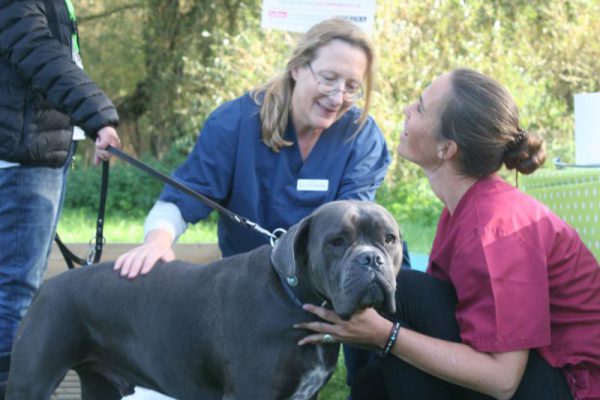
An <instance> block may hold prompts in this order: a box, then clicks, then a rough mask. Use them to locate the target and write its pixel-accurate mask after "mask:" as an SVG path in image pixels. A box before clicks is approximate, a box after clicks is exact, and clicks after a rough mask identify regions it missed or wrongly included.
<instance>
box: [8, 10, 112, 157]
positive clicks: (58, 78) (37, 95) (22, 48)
mask: <svg viewBox="0 0 600 400" xmlns="http://www.w3.org/2000/svg"><path fill="white" fill-rule="evenodd" d="M76 29H77V27H76V26H75V23H74V22H72V21H71V19H70V18H69V11H68V8H67V6H66V3H65V0H0V159H1V160H6V161H12V162H18V163H21V164H26V165H44V166H52V167H58V166H61V165H63V164H64V163H65V161H66V160H67V157H68V151H69V147H70V143H71V137H72V133H73V124H75V125H78V126H80V127H81V128H82V129H83V130H84V131H85V133H86V135H87V136H88V137H90V138H91V139H95V138H96V134H97V132H98V130H100V129H101V128H103V127H105V126H109V125H110V126H116V125H117V124H118V121H119V117H118V115H117V111H116V109H115V106H114V105H113V104H112V102H111V101H110V100H109V99H108V97H107V96H106V95H105V94H104V93H103V92H102V90H100V88H98V86H97V85H96V84H95V83H94V82H93V81H92V80H91V79H90V78H89V77H88V76H87V75H86V74H85V72H84V71H83V70H82V69H80V68H79V67H78V66H77V65H76V64H75V62H74V61H73V59H72V54H71V34H72V33H73V32H75V31H76Z"/></svg>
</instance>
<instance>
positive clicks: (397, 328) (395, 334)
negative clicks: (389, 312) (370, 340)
mask: <svg viewBox="0 0 600 400" xmlns="http://www.w3.org/2000/svg"><path fill="white" fill-rule="evenodd" d="M400 327H401V325H400V322H395V323H394V325H393V326H392V330H391V331H390V336H389V337H388V340H387V343H386V344H385V347H384V348H383V350H382V351H381V355H382V356H387V355H388V354H389V352H390V350H391V349H392V346H393V345H394V343H396V338H398V332H400Z"/></svg>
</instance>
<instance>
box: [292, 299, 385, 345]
mask: <svg viewBox="0 0 600 400" xmlns="http://www.w3.org/2000/svg"><path fill="white" fill-rule="evenodd" d="M303 308H304V310H306V311H308V312H310V313H313V314H315V315H316V316H318V317H320V318H321V319H323V320H324V321H325V322H323V321H313V322H303V323H299V324H295V325H294V328H298V329H308V330H311V331H314V332H316V333H313V334H310V335H308V336H306V337H304V338H302V339H301V340H300V341H299V342H298V345H300V346H302V345H305V344H318V343H323V337H324V334H329V335H331V336H333V339H334V340H335V341H338V342H347V343H352V344H356V345H361V346H366V347H376V348H378V349H382V348H383V346H385V343H386V342H387V339H388V336H389V333H390V330H391V328H392V322H390V321H388V320H387V319H385V318H383V317H382V316H381V315H379V314H378V313H377V311H375V310H374V309H372V308H366V309H364V310H360V311H357V312H356V313H355V314H354V315H353V316H352V318H350V320H348V321H344V320H342V319H341V318H340V317H339V316H338V315H337V314H336V313H335V312H333V311H331V310H328V309H325V308H322V307H318V306H315V305H312V304H305V305H304V306H303Z"/></svg>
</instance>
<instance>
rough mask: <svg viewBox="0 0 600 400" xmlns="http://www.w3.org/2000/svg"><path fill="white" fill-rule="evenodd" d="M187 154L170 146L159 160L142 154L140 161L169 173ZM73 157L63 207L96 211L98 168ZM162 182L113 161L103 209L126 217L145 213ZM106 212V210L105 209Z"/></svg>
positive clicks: (141, 215) (99, 169) (98, 183)
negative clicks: (72, 166) (73, 163)
mask: <svg viewBox="0 0 600 400" xmlns="http://www.w3.org/2000/svg"><path fill="white" fill-rule="evenodd" d="M186 155H187V148H185V149H184V150H182V149H178V148H177V147H176V146H173V148H171V150H170V151H169V152H168V153H167V154H166V155H165V156H164V157H163V158H162V159H161V160H160V161H159V160H158V159H156V158H155V157H151V156H149V155H146V156H144V157H142V159H141V161H143V162H144V163H146V164H148V165H149V166H151V167H152V168H154V169H157V170H159V171H161V172H163V173H165V174H170V173H171V172H172V171H173V170H174V169H175V168H176V167H177V166H178V165H179V164H181V163H182V162H183V160H184V159H185V157H186ZM81 164H83V163H82V162H80V161H78V160H77V159H76V162H75V166H74V168H73V169H72V170H71V171H69V179H68V187H67V194H66V196H65V205H64V207H65V209H82V210H86V211H90V212H93V213H97V212H98V203H99V197H100V185H101V175H102V168H100V167H98V168H87V167H85V166H82V165H81ZM162 187H163V184H162V182H161V181H159V180H158V179H156V178H154V177H152V176H150V175H148V174H146V173H144V172H142V171H140V170H138V169H137V168H135V167H133V166H131V165H129V164H124V163H122V162H114V163H113V165H112V166H111V167H110V172H109V186H108V196H107V200H106V208H107V210H110V212H111V213H112V214H115V215H119V214H121V213H122V214H124V215H127V216H129V217H143V216H145V215H146V214H147V213H148V211H149V210H150V208H152V205H153V204H154V202H155V201H156V199H157V197H158V195H159V193H160V191H161V189H162ZM107 212H108V211H107Z"/></svg>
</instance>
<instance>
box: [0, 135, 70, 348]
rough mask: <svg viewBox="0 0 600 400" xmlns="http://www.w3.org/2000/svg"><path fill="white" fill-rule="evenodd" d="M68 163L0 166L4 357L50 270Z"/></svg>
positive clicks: (1, 340)
mask: <svg viewBox="0 0 600 400" xmlns="http://www.w3.org/2000/svg"><path fill="white" fill-rule="evenodd" d="M74 149H75V144H73V146H72V151H73V150H74ZM70 163H71V157H69V161H67V163H66V164H65V165H64V166H63V167H61V168H48V167H35V166H16V167H10V168H3V169H0V199H2V200H0V357H3V356H8V354H10V350H11V347H12V342H13V338H14V335H15V331H16V329H17V325H18V324H19V321H20V320H21V318H22V317H23V315H25V312H26V311H27V308H28V307H29V304H30V303H31V299H32V297H33V294H34V293H35V291H36V290H37V289H38V288H39V286H40V285H41V283H42V279H43V276H44V273H45V272H46V267H47V263H48V255H49V254H50V250H51V248H52V240H53V239H54V233H55V231H56V225H57V222H58V217H59V215H60V212H61V209H62V203H63V198H64V193H65V187H66V186H65V185H66V178H67V172H68V169H69V165H70Z"/></svg>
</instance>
